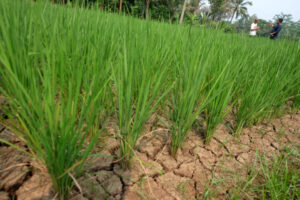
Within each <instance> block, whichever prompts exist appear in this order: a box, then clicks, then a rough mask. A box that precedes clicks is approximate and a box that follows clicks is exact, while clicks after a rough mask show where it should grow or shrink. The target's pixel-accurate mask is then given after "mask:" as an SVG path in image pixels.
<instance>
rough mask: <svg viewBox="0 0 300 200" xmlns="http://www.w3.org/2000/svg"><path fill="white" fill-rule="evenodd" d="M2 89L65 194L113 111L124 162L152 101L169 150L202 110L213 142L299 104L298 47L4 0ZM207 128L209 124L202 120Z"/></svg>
mask: <svg viewBox="0 0 300 200" xmlns="http://www.w3.org/2000/svg"><path fill="white" fill-rule="evenodd" d="M0 19H1V20H0V91H1V95H3V96H5V98H6V100H7V101H8V104H9V106H8V108H6V109H3V110H5V112H6V113H7V114H8V116H9V118H10V120H9V122H10V124H9V126H10V127H11V128H12V129H13V130H14V132H15V133H16V134H17V136H18V137H20V138H22V139H23V140H24V141H25V142H26V144H27V145H28V147H29V148H30V151H31V152H32V153H33V155H34V157H35V158H36V159H38V160H39V161H40V162H41V163H42V164H43V165H44V166H45V167H46V168H47V170H48V172H49V173H50V175H51V177H52V181H53V183H54V186H55V190H56V191H57V192H58V193H59V195H60V198H61V199H66V198H67V195H68V191H69V190H70V189H71V188H72V185H73V183H72V182H73V180H72V178H71V177H70V174H71V175H73V176H74V177H75V178H76V177H77V175H78V174H79V172H80V171H81V170H82V166H83V164H84V161H85V160H86V158H87V157H88V155H89V152H90V151H91V150H92V148H93V145H94V144H95V142H96V140H97V137H98V136H99V134H100V133H101V131H100V130H101V128H103V127H105V121H106V119H107V118H108V117H112V118H116V119H117V126H118V128H119V130H117V132H118V133H117V135H118V136H119V138H120V141H121V151H120V157H121V158H122V166H123V167H128V166H130V163H131V162H130V161H131V159H132V157H133V154H134V148H135V143H136V142H137V140H138V138H139V136H140V135H141V134H142V132H143V125H144V123H145V122H146V121H147V119H148V118H149V116H150V115H151V114H152V113H153V112H155V111H156V110H157V109H159V110H163V111H165V113H162V114H163V115H164V117H167V118H168V119H169V122H170V126H169V130H170V132H171V154H172V155H173V156H175V155H176V152H177V150H178V148H180V147H181V146H182V145H183V143H184V140H185V138H186V136H187V134H188V132H189V131H190V129H191V127H192V124H193V123H194V122H195V120H196V118H198V117H199V116H200V115H201V116H204V120H205V121H206V125H204V127H206V130H205V141H206V142H209V141H210V139H211V138H212V137H213V135H214V134H215V130H216V129H217V127H218V125H219V124H220V123H222V121H223V119H224V118H225V117H226V115H227V114H228V112H229V111H231V113H233V115H234V117H235V119H236V120H235V122H234V123H235V124H234V126H235V129H236V132H237V133H238V132H240V130H241V129H242V128H243V127H246V126H251V125H253V124H255V123H259V122H260V121H262V120H264V119H265V118H270V117H272V116H274V113H276V111H277V110H279V109H281V108H283V107H284V106H286V105H287V102H290V101H292V102H293V106H294V107H295V109H297V108H299V105H300V103H299V95H300V82H299V77H300V56H299V55H300V43H299V42H298V43H297V42H291V41H279V40H278V41H276V42H274V41H269V40H266V39H264V38H248V37H244V36H242V35H238V34H224V33H222V32H220V31H218V30H212V29H205V28H203V27H191V26H177V25H170V24H166V23H159V22H153V21H152V22H151V21H143V20H139V19H135V18H133V17H128V16H120V15H116V14H111V13H105V12H103V11H99V10H98V9H96V8H95V9H94V8H92V7H89V9H84V8H80V7H76V6H74V7H72V6H68V5H67V6H66V5H64V6H61V5H52V4H51V3H47V2H44V1H37V2H33V1H22V0H15V1H9V0H2V1H0ZM204 124H205V123H204Z"/></svg>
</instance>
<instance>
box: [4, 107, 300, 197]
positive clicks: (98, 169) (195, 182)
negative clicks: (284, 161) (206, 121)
mask: <svg viewBox="0 0 300 200" xmlns="http://www.w3.org/2000/svg"><path fill="white" fill-rule="evenodd" d="M0 131H1V133H0V137H1V138H3V139H5V140H7V141H9V142H11V143H13V144H14V145H18V146H21V147H23V148H25V149H26V146H25V145H24V143H23V142H22V141H20V140H18V139H17V138H16V137H15V136H14V135H13V134H12V133H11V132H10V131H9V130H7V129H5V128H4V127H0ZM108 132H109V133H110V136H111V137H108V138H107V139H106V140H105V143H106V144H107V147H106V148H105V150H104V151H103V152H102V153H103V154H107V155H118V154H119V143H118V141H117V140H116V139H115V138H114V130H113V129H108ZM299 134H300V112H299V111H298V112H297V113H296V114H293V115H285V116H283V117H282V118H280V119H274V120H271V121H270V122H268V123H262V124H260V125H258V126H254V127H252V128H247V129H244V130H243V131H242V134H241V136H240V137H239V138H236V137H233V136H232V135H231V134H230V131H229V130H228V129H227V128H226V127H225V126H223V125H222V126H220V127H219V129H218V130H217V132H216V134H215V137H214V138H213V139H212V141H211V143H210V144H209V145H205V144H203V140H202V139H201V137H200V136H199V134H198V133H197V132H196V131H192V132H190V133H189V136H188V138H187V139H186V142H185V145H184V147H183V148H181V149H180V150H179V151H178V155H177V157H176V158H173V157H171V156H170V154H169V149H168V145H169V142H170V136H169V133H168V130H167V129H165V128H164V127H158V128H156V129H155V130H153V131H150V130H148V131H147V133H146V134H145V135H143V136H142V137H141V138H140V140H139V142H138V145H137V147H138V148H137V151H136V152H135V158H134V161H133V165H132V169H131V170H123V169H121V168H120V165H119V163H118V159H117V158H115V159H114V158H113V157H105V158H103V157H101V158H94V159H92V160H90V162H89V163H88V165H87V169H86V173H85V175H84V176H82V177H80V178H78V179H77V183H78V185H79V186H78V187H76V186H74V188H75V189H74V190H73V191H72V192H71V195H70V199H74V200H75V199H76V200H79V199H82V200H83V199H94V200H101V199H115V200H118V199H124V200H135V199H163V200H167V199H170V200H171V199H195V198H199V199H201V195H203V194H204V193H205V192H206V191H207V188H208V187H209V185H211V183H212V182H213V181H214V180H217V179H219V180H220V179H222V180H225V181H224V183H223V184H222V185H220V186H216V189H217V191H218V192H217V194H216V195H215V197H214V198H216V199H226V195H228V194H229V193H230V191H231V189H232V187H233V186H234V184H235V182H234V180H232V179H226V177H227V175H228V174H232V173H235V174H237V175H238V176H244V175H246V174H247V173H248V171H247V166H251V165H253V163H254V160H255V156H256V153H257V152H264V153H265V154H266V155H267V156H269V157H270V158H271V156H272V155H274V154H277V153H279V151H280V150H281V149H282V148H283V147H284V146H286V145H288V146H292V147H294V148H296V149H297V148H298V149H297V150H299V146H298V145H299V144H300V138H299ZM44 171H45V170H43V169H41V168H39V165H37V164H35V163H34V162H33V160H32V159H31V158H30V157H29V156H27V155H26V154H25V153H21V152H20V151H18V150H15V149H14V148H13V147H10V146H8V145H5V144H3V143H0V200H8V199H12V198H14V197H17V199H18V200H32V199H43V200H46V199H53V197H55V194H54V192H53V188H52V185H51V181H50V178H49V176H48V175H47V174H46V173H44Z"/></svg>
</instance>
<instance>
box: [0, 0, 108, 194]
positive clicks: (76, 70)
mask: <svg viewBox="0 0 300 200" xmlns="http://www.w3.org/2000/svg"><path fill="white" fill-rule="evenodd" d="M0 9H1V14H0V16H1V19H3V20H1V22H0V27H1V28H0V35H1V42H0V49H1V51H0V63H1V68H0V76H1V80H0V84H1V93H2V94H3V95H4V96H5V98H6V99H7V102H8V104H9V107H8V109H7V110H6V112H7V114H8V116H9V118H10V120H11V121H13V122H12V123H10V126H11V128H12V129H13V130H14V131H15V133H16V134H17V135H18V136H19V137H20V138H22V139H23V140H24V142H25V143H26V144H27V146H28V147H29V148H30V150H31V152H32V154H33V157H34V158H35V159H37V160H38V161H40V162H41V163H42V164H43V165H44V166H45V167H46V168H47V171H48V173H49V174H50V176H51V178H52V182H53V185H54V189H55V191H56V192H57V193H58V197H59V198H60V199H66V198H67V196H68V192H69V191H70V190H71V188H72V185H73V177H75V178H76V177H77V175H78V174H79V173H80V172H81V170H82V166H83V164H84V162H85V160H86V159H87V157H88V156H89V152H90V151H91V150H92V148H93V145H94V144H95V142H96V139H97V137H98V136H99V134H100V132H101V131H100V130H99V129H98V130H97V131H96V132H94V133H91V131H92V128H93V126H94V125H95V124H96V120H98V119H99V117H100V118H102V117H103V115H102V114H101V113H103V112H102V110H103V109H105V104H106V100H105V99H107V98H104V94H106V93H107V85H108V82H109V77H110V76H107V72H108V69H107V68H106V66H105V65H102V66H101V65H99V64H100V63H101V62H103V61H104V60H103V59H92V58H95V57H94V56H95V55H97V54H98V53H97V51H95V50H93V49H92V48H90V45H91V43H85V44H81V45H70V44H74V43H76V41H74V38H77V39H78V40H83V39H87V38H88V37H89V38H88V39H89V40H91V39H92V38H93V36H94V35H93V34H95V33H93V34H88V33H87V29H83V30H86V31H82V30H81V28H84V27H85V26H89V24H88V23H87V24H84V25H82V26H80V25H79V24H77V26H72V28H71V30H73V32H72V31H68V32H67V35H65V33H64V32H63V31H61V30H64V27H65V26H68V23H69V22H70V21H68V20H70V19H72V17H74V18H75V19H78V20H81V19H82V17H84V16H82V15H80V14H78V15H77V16H72V15H69V14H71V13H67V14H66V13H65V12H64V10H55V17H54V10H52V9H53V8H52V7H50V6H49V5H48V4H36V5H35V4H33V3H31V2H29V3H23V2H22V3H21V1H17V2H14V3H13V2H10V1H1V3H0ZM42 9H43V10H48V9H49V11H48V12H47V14H49V15H51V14H53V16H52V17H53V18H52V20H53V21H51V22H49V21H47V20H46V18H47V17H48V16H46V17H43V16H42V15H41V14H39V12H40V11H41V10H42ZM21 15H22V18H23V15H24V18H25V19H24V20H18V19H19V18H20V16H21ZM65 17H67V19H68V20H67V21H64V20H63V19H64V18H65ZM11 18H12V19H11ZM37 19H39V20H37ZM62 21H64V23H61V22H62ZM65 23H66V24H65ZM4 27H5V28H4ZM78 30H81V32H80V31H78ZM16 44H18V45H16ZM87 52H88V53H87ZM106 56H107V58H108V59H109V58H110V57H109V55H108V54H107V55H106ZM100 66H101V67H100ZM107 66H108V65H107ZM4 142H5V141H4Z"/></svg>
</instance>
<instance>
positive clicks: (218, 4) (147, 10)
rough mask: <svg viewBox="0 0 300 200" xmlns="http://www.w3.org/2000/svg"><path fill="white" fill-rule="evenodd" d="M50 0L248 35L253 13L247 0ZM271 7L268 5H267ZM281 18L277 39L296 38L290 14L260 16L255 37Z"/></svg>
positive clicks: (299, 30)
mask: <svg viewBox="0 0 300 200" xmlns="http://www.w3.org/2000/svg"><path fill="white" fill-rule="evenodd" d="M49 1H51V2H52V3H62V4H71V3H73V4H74V3H75V4H79V5H83V6H86V7H90V6H96V7H98V8H99V9H101V10H106V11H109V12H116V13H118V12H121V13H125V14H127V15H130V16H134V17H138V18H144V19H152V20H159V21H165V22H170V23H175V24H177V23H179V24H181V23H183V24H192V25H200V26H206V27H210V28H215V29H221V30H223V31H225V32H231V33H233V32H239V33H244V34H249V32H250V26H251V23H253V21H254V20H255V19H256V18H257V16H256V15H253V16H250V15H249V14H248V7H250V6H252V2H251V1H250V0H207V1H205V0H49ZM270 6H272V5H270ZM278 18H283V19H284V23H283V27H284V28H283V30H282V32H281V34H280V38H288V39H297V40H298V39H299V38H300V20H299V21H293V17H292V15H290V14H284V13H274V19H273V21H268V20H265V19H260V21H259V27H260V29H259V31H258V36H263V37H268V36H269V33H270V31H271V28H270V26H269V24H270V23H275V22H276V20H277V19H278Z"/></svg>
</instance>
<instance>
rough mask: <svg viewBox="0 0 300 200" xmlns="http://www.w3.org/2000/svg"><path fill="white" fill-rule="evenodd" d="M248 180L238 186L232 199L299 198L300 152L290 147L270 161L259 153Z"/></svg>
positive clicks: (233, 192)
mask: <svg viewBox="0 0 300 200" xmlns="http://www.w3.org/2000/svg"><path fill="white" fill-rule="evenodd" d="M256 162H257V164H255V165H253V167H252V168H251V170H250V173H248V174H249V175H248V177H247V179H246V180H244V181H242V182H241V183H240V184H239V185H240V186H236V187H235V188H234V189H233V191H232V194H231V195H230V199H232V200H234V199H241V198H247V199H262V200H265V199H272V200H278V199H299V198H300V191H299V176H300V170H299V152H297V151H294V150H291V149H289V150H288V151H286V152H281V154H280V155H274V156H273V158H272V160H271V161H270V160H269V159H268V158H267V157H266V156H265V155H263V154H262V155H257V159H256Z"/></svg>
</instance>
